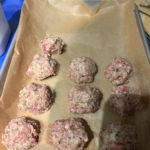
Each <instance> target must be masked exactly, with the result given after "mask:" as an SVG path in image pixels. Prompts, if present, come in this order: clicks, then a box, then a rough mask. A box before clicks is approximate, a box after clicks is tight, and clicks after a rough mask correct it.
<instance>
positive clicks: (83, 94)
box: [68, 85, 102, 114]
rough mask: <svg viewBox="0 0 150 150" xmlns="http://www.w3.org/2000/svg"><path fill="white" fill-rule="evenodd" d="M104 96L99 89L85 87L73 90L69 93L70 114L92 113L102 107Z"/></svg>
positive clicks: (77, 87)
mask: <svg viewBox="0 0 150 150" xmlns="http://www.w3.org/2000/svg"><path fill="white" fill-rule="evenodd" d="M101 98H102V94H101V92H100V90H99V89H97V88H94V87H91V86H88V85H83V86H76V87H74V88H72V89H71V90H70V91H69V93H68V101H69V107H70V112H72V113H79V114H84V113H91V112H95V111H97V110H98V109H99V107H100V100H101Z"/></svg>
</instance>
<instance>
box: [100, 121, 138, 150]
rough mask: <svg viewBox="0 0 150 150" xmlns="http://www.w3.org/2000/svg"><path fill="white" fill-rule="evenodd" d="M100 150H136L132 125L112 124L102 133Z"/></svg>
mask: <svg viewBox="0 0 150 150" xmlns="http://www.w3.org/2000/svg"><path fill="white" fill-rule="evenodd" d="M102 142H103V147H102V150H136V132H135V128H134V126H133V125H130V124H124V123H122V122H113V123H111V124H110V125H108V126H107V128H106V129H105V130H104V131H103V132H102Z"/></svg>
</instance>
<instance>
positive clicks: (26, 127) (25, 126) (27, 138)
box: [2, 117, 40, 150]
mask: <svg viewBox="0 0 150 150" xmlns="http://www.w3.org/2000/svg"><path fill="white" fill-rule="evenodd" d="M39 133H40V125H39V123H38V122H37V121H35V120H32V119H29V118H25V117H20V118H16V119H12V120H11V121H10V122H9V123H8V125H7V126H6V127H5V131H4V133H3V134H2V143H3V144H4V145H5V146H6V147H7V149H10V150H28V149H30V148H31V147H34V146H35V145H36V144H37V142H38V138H39Z"/></svg>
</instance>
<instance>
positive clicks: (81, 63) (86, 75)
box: [70, 57, 97, 83]
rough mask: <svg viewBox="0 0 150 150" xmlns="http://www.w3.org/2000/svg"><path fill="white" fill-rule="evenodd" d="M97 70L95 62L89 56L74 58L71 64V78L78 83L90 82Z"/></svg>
mask: <svg viewBox="0 0 150 150" xmlns="http://www.w3.org/2000/svg"><path fill="white" fill-rule="evenodd" d="M96 72H97V67H96V64H95V62H94V61H93V60H92V59H90V58H88V57H78V58H74V59H73V60H72V62H71V64H70V78H71V79H72V80H73V81H75V82H76V83H90V82H92V81H93V80H94V76H95V74H96Z"/></svg>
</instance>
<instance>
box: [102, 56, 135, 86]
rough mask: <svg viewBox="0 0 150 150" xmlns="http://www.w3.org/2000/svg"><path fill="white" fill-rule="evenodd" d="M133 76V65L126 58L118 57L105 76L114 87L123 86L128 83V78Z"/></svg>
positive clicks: (107, 68) (109, 66) (108, 67)
mask: <svg viewBox="0 0 150 150" xmlns="http://www.w3.org/2000/svg"><path fill="white" fill-rule="evenodd" d="M132 74H133V68H132V65H131V64H130V63H129V62H128V61H127V60H126V59H124V58H121V57H116V58H114V60H113V61H112V63H111V64H109V65H108V66H107V67H106V69H105V71H104V75H105V77H106V78H107V79H109V80H110V81H111V82H112V84H113V85H122V84H124V83H126V82H127V81H128V78H129V77H130V76H131V75H132Z"/></svg>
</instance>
